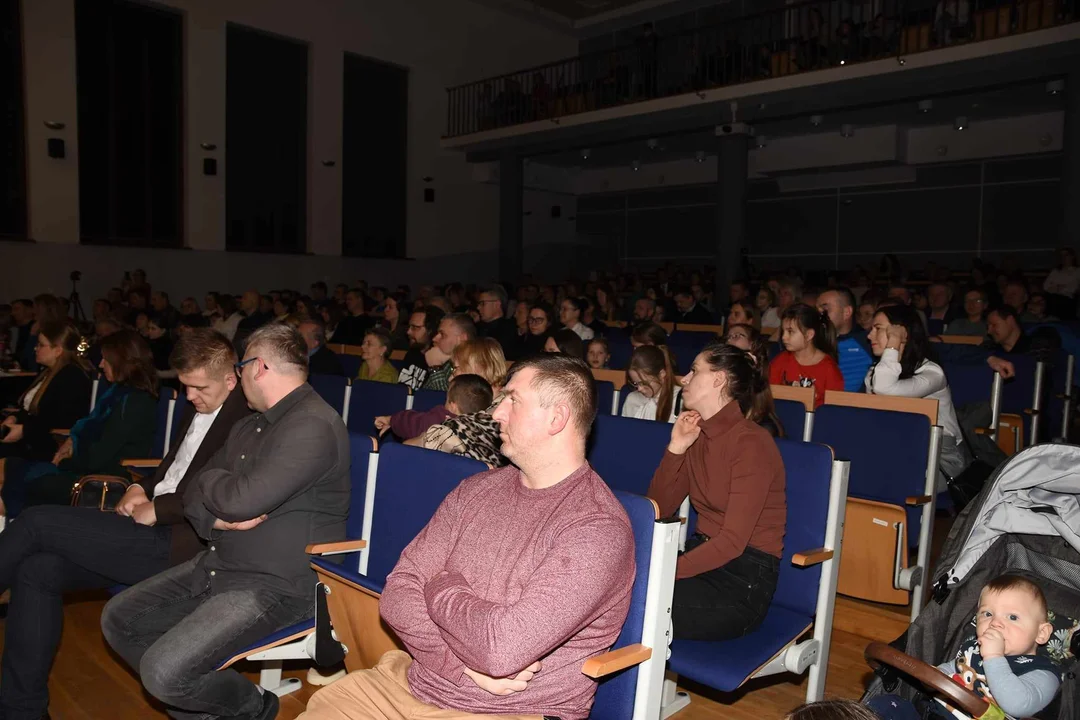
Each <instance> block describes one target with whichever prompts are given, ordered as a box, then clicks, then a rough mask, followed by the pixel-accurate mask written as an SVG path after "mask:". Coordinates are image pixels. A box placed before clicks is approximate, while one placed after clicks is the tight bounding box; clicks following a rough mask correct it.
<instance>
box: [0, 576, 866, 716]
mask: <svg viewBox="0 0 1080 720" xmlns="http://www.w3.org/2000/svg"><path fill="white" fill-rule="evenodd" d="M104 605H105V598H104V597H103V596H96V595H87V596H82V597H80V598H78V599H73V600H72V601H69V602H68V604H67V606H66V610H65V613H64V622H65V626H64V636H63V639H62V641H61V644H60V652H59V654H58V655H57V658H56V664H55V665H54V666H53V670H52V674H51V675H50V676H49V693H50V696H51V703H50V707H49V713H50V714H51V715H52V717H53V718H54V720H105V719H108V720H144V719H149V718H165V717H166V715H165V713H164V712H163V710H162V708H161V706H160V705H158V704H156V703H155V702H153V701H151V699H150V698H149V697H148V696H147V695H146V694H145V693H144V692H143V691H142V688H141V686H140V685H139V682H138V680H137V679H136V678H135V676H134V675H132V674H131V672H129V671H128V669H127V668H126V666H124V664H123V663H122V662H121V661H120V660H119V659H118V658H117V657H116V655H114V654H113V653H112V652H111V650H110V649H109V647H108V646H107V645H106V644H105V641H104V639H103V638H102V636H101V630H100V624H99V621H100V618H101V609H102V607H104ZM0 622H2V621H0ZM2 637H3V636H2V634H0V638H2ZM867 642H868V641H867V640H866V639H864V638H862V637H860V636H858V635H854V634H851V633H847V632H843V631H840V630H837V631H835V632H834V633H833V645H832V656H831V660H830V663H829V674H828V679H827V684H826V692H827V694H828V695H829V696H830V697H848V698H858V697H859V695H860V694H861V693H862V690H863V687H864V685H865V682H867V680H868V676H869V670H868V669H867V666H866V663H865V662H864V661H863V658H862V651H863V648H864V647H865V646H866V644H867ZM245 669H248V670H253V669H254V666H247V667H246V668H245ZM285 674H286V675H289V676H294V677H300V678H303V677H305V676H306V674H307V672H306V668H305V667H303V666H301V665H297V666H296V668H295V669H292V670H287V671H286V673H285ZM249 677H251V678H252V680H257V679H258V673H257V671H254V672H251V673H250V675H249ZM786 678H790V679H786ZM805 683H806V679H805V677H803V678H799V679H796V678H794V677H793V676H788V675H785V676H777V677H776V678H771V679H767V680H762V681H753V682H752V683H751V684H749V685H748V686H747V687H745V688H743V689H742V690H741V691H739V692H737V693H733V694H731V695H721V694H716V693H713V692H712V691H711V690H708V689H700V690H701V692H702V693H707V695H701V694H698V693H697V692H695V690H699V689H697V688H694V687H693V686H691V687H690V688H689V689H690V690H691V694H692V696H693V702H692V703H691V704H690V706H689V707H688V708H687V709H686V710H683V711H682V712H681V713H679V714H678V715H677V716H676V717H678V718H679V720H714V719H719V718H725V719H726V720H772V719H773V718H782V717H784V715H785V714H786V713H787V711H789V710H790V709H791V708H793V707H795V706H796V705H798V704H799V703H801V702H802V699H803V697H804V696H805V693H806V685H805ZM315 690H316V688H313V687H311V686H310V685H307V684H306V683H305V684H304V686H303V688H302V689H301V690H300V691H299V692H297V693H295V694H293V695H290V696H288V697H286V698H283V699H282V703H281V713H280V714H279V715H278V718H279V720H292V718H295V717H296V716H297V715H299V714H300V713H301V712H303V709H304V703H306V701H307V699H308V697H310V696H311V693H312V692H314V691H315Z"/></svg>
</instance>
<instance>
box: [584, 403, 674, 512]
mask: <svg viewBox="0 0 1080 720" xmlns="http://www.w3.org/2000/svg"><path fill="white" fill-rule="evenodd" d="M670 439H671V425H669V424H667V423H662V422H656V421H655V420H638V419H636V418H624V417H618V416H608V415H598V416H597V417H596V422H595V423H593V428H592V434H591V436H590V437H589V447H588V459H589V464H591V465H592V467H593V469H594V470H595V471H596V472H597V474H598V475H600V477H602V478H603V479H604V482H606V483H607V484H608V487H610V488H612V489H614V490H623V491H625V492H632V493H636V494H638V495H644V494H645V493H646V492H648V490H649V483H650V482H651V481H652V476H653V473H655V472H656V468H657V466H659V465H660V460H661V459H662V458H663V457H664V450H665V449H666V448H667V444H668V441H669V440H670Z"/></svg>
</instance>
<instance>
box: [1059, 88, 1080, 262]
mask: <svg viewBox="0 0 1080 720" xmlns="http://www.w3.org/2000/svg"><path fill="white" fill-rule="evenodd" d="M1062 144H1063V148H1062V149H1063V157H1062V174H1061V210H1062V213H1063V217H1062V219H1061V243H1060V244H1061V245H1065V246H1068V247H1071V248H1074V249H1080V202H1077V198H1080V72H1073V73H1070V74H1069V76H1068V78H1066V80H1065V127H1064V132H1063V137H1062Z"/></svg>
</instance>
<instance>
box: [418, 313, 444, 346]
mask: <svg viewBox="0 0 1080 720" xmlns="http://www.w3.org/2000/svg"><path fill="white" fill-rule="evenodd" d="M413 312H414V313H423V314H424V328H425V329H426V330H427V333H428V340H430V339H431V338H433V337H435V333H437V332H439V323H441V322H442V319H443V316H444V315H445V314H446V313H444V312H443V311H442V310H440V309H439V308H437V307H435V306H434V305H424V306H423V307H420V308H417V309H416V310H413Z"/></svg>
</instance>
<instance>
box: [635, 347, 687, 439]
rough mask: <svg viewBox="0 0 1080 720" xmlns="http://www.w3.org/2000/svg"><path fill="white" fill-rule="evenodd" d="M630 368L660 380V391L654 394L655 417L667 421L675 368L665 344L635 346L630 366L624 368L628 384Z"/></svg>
mask: <svg viewBox="0 0 1080 720" xmlns="http://www.w3.org/2000/svg"><path fill="white" fill-rule="evenodd" d="M631 370H633V371H634V372H636V373H637V374H638V375H645V376H646V377H653V378H656V379H657V380H660V392H659V393H657V396H656V419H657V420H660V421H661V422H667V420H668V418H670V417H671V406H672V404H673V403H674V400H675V399H674V392H675V368H674V366H673V363H672V362H671V353H670V352H669V351H668V348H667V346H666V345H659V346H656V345H642V346H641V347H639V348H635V349H634V352H633V354H631V355H630V366H629V367H628V368H627V369H626V380H627V384H630V371H631ZM661 371H663V372H664V378H663V379H661V378H660V372H661Z"/></svg>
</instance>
